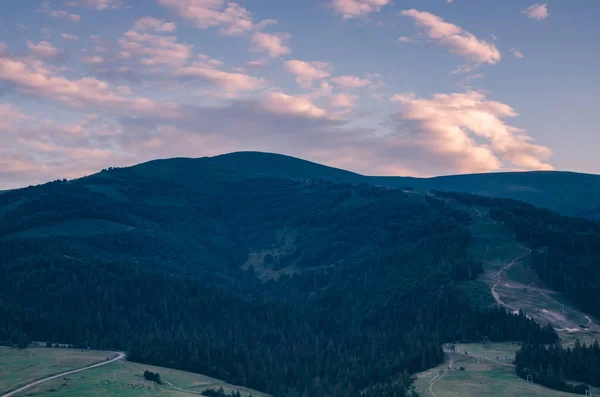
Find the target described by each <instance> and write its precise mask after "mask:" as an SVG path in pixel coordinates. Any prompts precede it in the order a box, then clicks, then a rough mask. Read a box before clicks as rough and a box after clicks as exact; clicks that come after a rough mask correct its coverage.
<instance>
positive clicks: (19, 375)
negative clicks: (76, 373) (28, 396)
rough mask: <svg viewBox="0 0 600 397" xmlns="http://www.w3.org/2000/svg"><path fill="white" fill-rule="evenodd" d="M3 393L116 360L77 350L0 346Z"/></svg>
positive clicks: (108, 355)
mask: <svg viewBox="0 0 600 397" xmlns="http://www.w3.org/2000/svg"><path fill="white" fill-rule="evenodd" d="M0 350H1V353H0V392H7V391H10V390H14V389H16V388H18V387H19V386H23V385H25V384H27V383H29V382H31V381H34V380H37V379H41V378H45V377H47V376H49V375H54V374H58V373H61V372H66V371H69V370H72V369H77V368H81V367H84V366H86V365H90V364H95V363H97V362H101V361H104V360H106V357H110V358H113V356H114V354H113V353H111V352H103V351H96V350H84V351H81V350H77V349H50V348H30V349H25V350H20V349H12V348H8V347H0Z"/></svg>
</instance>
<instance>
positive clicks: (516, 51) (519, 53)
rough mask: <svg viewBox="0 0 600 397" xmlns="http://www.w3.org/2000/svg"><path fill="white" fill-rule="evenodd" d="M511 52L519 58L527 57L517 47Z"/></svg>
mask: <svg viewBox="0 0 600 397" xmlns="http://www.w3.org/2000/svg"><path fill="white" fill-rule="evenodd" d="M510 52H512V53H513V55H514V56H516V57H517V58H519V59H523V58H525V55H524V54H523V53H522V52H521V51H519V50H517V49H516V48H513V49H511V50H510Z"/></svg>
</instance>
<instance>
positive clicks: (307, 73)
mask: <svg viewBox="0 0 600 397" xmlns="http://www.w3.org/2000/svg"><path fill="white" fill-rule="evenodd" d="M284 65H285V69H286V70H287V71H288V72H290V73H292V74H293V75H294V76H296V82H297V83H298V85H300V86H301V87H303V88H311V87H312V85H313V82H314V81H315V80H322V79H324V78H327V77H329V76H331V69H332V68H331V65H329V64H328V63H327V62H316V61H315V62H304V61H299V60H297V59H293V60H290V61H285V63H284Z"/></svg>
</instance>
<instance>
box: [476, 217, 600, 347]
mask: <svg viewBox="0 0 600 397" xmlns="http://www.w3.org/2000/svg"><path fill="white" fill-rule="evenodd" d="M465 209H467V210H468V211H469V213H470V214H471V216H472V217H473V219H474V221H473V224H472V227H471V230H472V233H473V242H472V243H471V246H470V252H471V254H472V255H473V256H474V257H475V258H477V259H479V260H481V261H482V262H483V264H484V270H485V274H484V276H483V281H485V282H486V283H487V284H488V285H489V286H490V288H491V289H492V292H493V294H494V296H495V298H496V300H497V301H498V302H499V303H501V304H502V305H504V306H506V307H508V308H511V309H513V310H519V309H523V310H524V311H525V312H526V313H527V315H528V316H530V317H531V318H533V319H534V320H536V321H537V322H538V323H540V324H541V325H546V324H547V323H548V322H550V323H551V324H552V325H553V326H554V328H555V329H556V331H557V333H558V334H559V336H560V337H561V341H562V344H563V345H564V346H572V345H573V344H574V343H575V341H576V340H577V339H579V340H580V341H581V342H585V343H588V344H590V343H593V342H594V341H595V340H596V339H600V325H599V323H598V322H597V321H595V320H594V319H593V318H591V317H590V316H587V315H586V314H585V313H583V312H581V311H579V310H577V309H576V308H574V307H572V306H570V305H569V304H567V303H566V299H565V298H564V297H562V296H561V295H560V294H557V293H556V292H554V291H550V290H548V289H546V288H544V286H543V285H542V283H541V281H540V280H539V279H538V277H537V275H536V274H535V272H534V271H533V270H531V269H530V268H529V266H528V260H527V259H528V252H529V250H528V249H527V248H526V247H523V246H521V245H520V244H518V243H517V242H516V241H515V240H514V237H513V233H512V232H511V231H510V230H509V229H508V228H507V227H506V226H505V225H503V224H501V223H498V222H495V221H494V220H493V219H491V218H490V217H489V213H488V211H487V209H485V208H483V207H479V208H478V207H470V208H467V207H465ZM516 258H520V259H519V260H516V261H515V259H516ZM513 261H514V262H513Z"/></svg>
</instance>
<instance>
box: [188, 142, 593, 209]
mask: <svg viewBox="0 0 600 397" xmlns="http://www.w3.org/2000/svg"><path fill="white" fill-rule="evenodd" d="M198 160H199V161H203V162H206V163H210V164H212V165H215V166H218V167H221V168H223V169H227V170H244V171H245V172H251V173H253V174H258V175H275V176H285V177H292V178H297V179H309V180H314V179H323V180H329V181H333V182H337V183H354V184H359V183H368V184H372V185H380V186H388V187H393V188H405V187H410V188H414V189H417V190H420V191H423V192H425V191H428V190H440V191H452V192H462V193H470V194H477V195H483V196H487V197H497V198H509V199H514V200H521V201H525V202H527V203H530V204H533V205H535V206H537V207H542V208H548V209H551V210H554V211H558V212H560V213H562V214H565V215H571V216H581V217H587V218H590V219H600V210H599V208H600V176H599V175H593V174H580V173H576V172H561V171H539V172H499V173H488V174H470V175H450V176H439V177H433V178H412V177H400V176H390V177H380V176H364V175H359V174H356V173H353V172H348V171H345V170H341V169H337V168H332V167H326V166H323V165H320V164H316V163H312V162H309V161H305V160H301V159H297V158H294V157H289V156H283V155H280V154H273V153H259V152H238V153H230V154H225V155H221V156H215V157H210V158H203V159H198Z"/></svg>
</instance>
